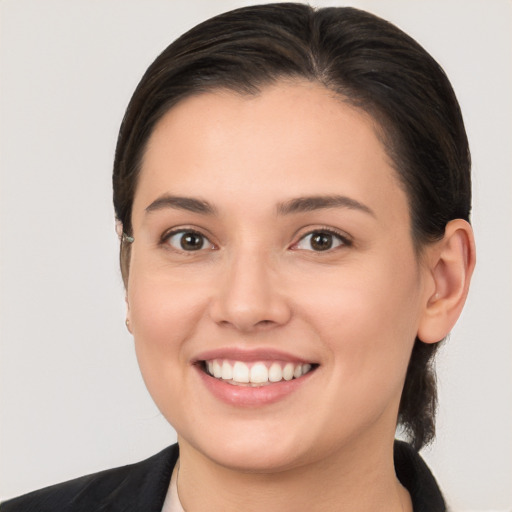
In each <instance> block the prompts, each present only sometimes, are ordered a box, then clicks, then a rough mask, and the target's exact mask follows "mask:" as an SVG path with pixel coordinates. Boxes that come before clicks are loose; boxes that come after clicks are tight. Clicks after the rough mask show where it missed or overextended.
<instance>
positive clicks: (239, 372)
mask: <svg viewBox="0 0 512 512" xmlns="http://www.w3.org/2000/svg"><path fill="white" fill-rule="evenodd" d="M233 380H234V381H236V382H243V383H245V382H249V367H248V366H247V365H246V364H245V363H242V362H240V361H237V362H236V363H235V364H234V366H233Z"/></svg>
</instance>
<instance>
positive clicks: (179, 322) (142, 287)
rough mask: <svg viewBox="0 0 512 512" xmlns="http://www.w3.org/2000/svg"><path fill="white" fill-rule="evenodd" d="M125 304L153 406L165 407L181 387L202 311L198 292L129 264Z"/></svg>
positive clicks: (177, 395) (172, 400) (173, 401)
mask: <svg viewBox="0 0 512 512" xmlns="http://www.w3.org/2000/svg"><path fill="white" fill-rule="evenodd" d="M128 303H129V311H130V313H129V315H130V324H131V328H132V332H133V336H134V340H135V350H136V354H137V360H138V362H139V366H140V370H141V373H142V376H143V378H144V381H145V383H146V386H147V388H148V390H149V392H150V394H151V395H152V396H153V399H154V400H155V402H156V403H157V405H158V406H159V407H160V409H162V407H164V408H165V404H166V403H176V402H178V400H177V397H179V393H180V392H181V391H182V387H183V386H184V374H185V373H184V369H185V368H187V362H188V358H189V356H190V354H189V353H188V352H187V346H188V341H189V340H190V339H193V338H194V335H195V332H196V330H197V328H198V325H199V323H200V319H201V317H202V316H203V311H204V308H203V306H202V302H201V294H200V293H198V292H197V291H195V288H194V287H188V286H184V284H183V283H177V282H172V281H170V280H169V279H165V278H164V277H163V276H161V278H160V279H154V278H152V277H151V275H148V274H144V273H142V272H137V267H136V266H135V265H133V266H132V272H131V274H130V281H129V287H128ZM173 396H174V397H175V398H173ZM162 412H164V411H163V410H162Z"/></svg>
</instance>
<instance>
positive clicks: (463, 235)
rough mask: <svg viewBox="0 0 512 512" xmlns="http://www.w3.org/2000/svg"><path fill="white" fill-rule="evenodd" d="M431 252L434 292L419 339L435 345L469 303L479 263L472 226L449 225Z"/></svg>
mask: <svg viewBox="0 0 512 512" xmlns="http://www.w3.org/2000/svg"><path fill="white" fill-rule="evenodd" d="M428 251H429V255H428V261H429V263H428V264H429V270H430V276H431V279H432V281H433V284H434V292H433V293H429V295H428V297H426V300H425V306H424V311H423V314H422V317H421V319H420V324H419V326H418V338H419V339H420V340H421V341H423V342H424V343H436V342H438V341H441V340H442V339H444V338H445V337H446V336H447V335H448V333H449V332H450V331H451V329H452V328H453V326H454V325H455V322H456V321H457V319H458V318H459V315H460V313H461V311H462V308H463V306H464V303H465V302H466V297H467V294H468V290H469V283H470V281H471V276H472V274H473V269H474V267H475V261H476V257H475V242H474V236H473V230H472V228H471V226H470V225H469V223H468V222H466V221H465V220H462V219H455V220H452V221H450V222H449V223H448V224H447V225H446V229H445V234H444V237H443V239H442V240H440V241H439V242H436V243H435V244H433V245H432V247H430V248H429V249H428Z"/></svg>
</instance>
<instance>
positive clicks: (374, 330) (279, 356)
mask: <svg viewBox="0 0 512 512" xmlns="http://www.w3.org/2000/svg"><path fill="white" fill-rule="evenodd" d="M469 167H470V161H469V150H468V145H467V139H466V135H465V131H464V126H463V123H462V118H461V114H460V110H459V107H458V104H457V101H456V98H455V96H454V94H453V91H452V89H451V86H450V84H449V82H448V80H447V79H446V77H445V75H444V73H443V71H442V70H441V68H440V67H439V66H438V65H437V63H436V62H435V61H434V60H433V59H432V58H431V57H430V56H429V55H428V54H427V53H426V52H425V51H424V50H423V49H422V48H421V47H420V46H419V45H418V44H417V43H415V42H414V41H413V40H412V39H410V38H409V37H408V36H406V35H405V34H404V33H402V32H401V31H400V30H398V29H397V28H396V27H394V26H392V25H390V24H388V23H386V22H384V21H383V20H380V19H378V18H376V17H374V16H372V15H370V14H368V13H364V12H362V11H357V10H355V9H350V8H340V9H320V10H317V11H315V10H314V9H311V8H310V7H308V6H305V5H298V4H297V5H294V4H277V5H267V6H257V7H248V8H244V9H239V10H236V11H232V12H230V13H226V14H224V15H221V16H219V17H216V18H213V19H211V20H208V21H207V22H205V23H203V24H201V25H199V26H197V27H195V28H194V29H192V30H191V31H189V32H188V33H187V34H185V35H184V36H182V37H181V38H180V39H178V40H177V41H175V42H174V43H173V44H172V45H170V46H169V47H168V48H167V49H166V50H165V51H164V52H163V53H162V54H161V55H160V56H159V57H158V58H157V59H156V61H155V62H154V63H153V64H152V65H151V66H150V68H149V69H148V71H147V72H146V74H145V76H144V77H143V79H142V81H141V83H140V84H139V86H138V87H137V90H136V91H135V93H134V96H133V97H132V100H131V102H130V104H129V106H128V109H127V113H126V116H125V119H124V121H123V124H122V126H121V131H120V135H119V139H118V145H117V150H116V158H115V163H114V176H113V182H114V206H115V210H116V216H117V219H118V223H119V224H118V227H119V235H120V238H121V268H122V273H123V278H124V282H125V286H126V297H127V307H128V310H127V322H126V323H127V327H128V329H129V330H130V332H132V334H133V335H134V339H135V345H136V351H137V357H138V360H139V364H140V367H141V371H142V374H143V377H144V379H145V382H146V385H147V387H148V390H149V391H150V393H151V395H152V397H153V399H154V400H155V402H156V404H157V405H158V407H159V408H160V410H161V411H162V413H163V415H164V416H165V417H166V418H167V419H168V421H169V422H170V423H171V424H172V426H173V427H174V428H175V430H176V431H177V433H178V446H179V448H178V446H173V447H170V448H168V449H167V450H165V451H164V452H162V453H160V454H158V455H156V456H155V457H153V458H152V459H149V460H148V461H145V462H142V463H139V464H136V465H133V466H128V467H124V468H120V469H115V470H110V471H108V472H104V473H100V474H96V475H91V476H87V477H83V478H82V479H78V480H74V481H72V482H68V483H65V484H60V485H57V486H54V487H51V488H48V489H45V490H42V491H38V492H36V493H32V494H29V495H27V496H24V497H21V498H18V499H15V500H12V501H10V502H7V503H5V504H3V505H2V511H5V512H9V510H31V509H33V510H95V509H98V510H100V509H102V510H155V511H156V510H164V511H179V510H187V511H195V510H232V509H235V508H236V509H239V508H241V507H244V508H246V509H248V510H265V511H271V510H292V509H293V510H297V509H298V510H322V511H325V510H351V511H353V510H365V511H369V510H379V511H387V510H389V511H411V510H415V511H418V510H429V511H434V510H444V509H445V507H444V501H443V498H442V495H441V493H440V491H439V489H438V488H437V485H436V482H435V480H434V478H433V477H432V475H431V474H430V472H429V471H428V468H427V467H426V466H425V465H424V463H423V462H422V460H421V459H420V458H419V456H418V454H417V450H419V449H420V448H421V447H422V446H423V445H424V444H426V443H428V442H429V441H430V440H431V439H432V437H433V435H434V413H435V405H436V390H435V380H434V375H433V373H432V368H431V365H432V359H433V357H434V354H435V351H436V349H437V347H438V344H439V342H440V341H441V340H442V339H444V337H445V336H446V335H447V334H448V333H449V331H450V330H451V328H452V327H453V325H454V323H455V321H456V320H457V318H458V316H459V314H460V311H461V309H462V307H463V304H464V301H465V298H466V294H467V290H468V286H469V281H470V278H471V274H472V271H473V267H474V262H475V252H474V243H473V235H472V230H471V227H470V225H469V224H468V220H469V212H470V196H471V194H470V177H469ZM397 422H398V425H399V427H401V428H402V429H403V430H404V431H405V433H406V434H407V435H408V437H409V440H410V444H411V446H409V445H407V444H403V443H398V442H395V443H394V441H393V439H394V435H395V429H396V426H397Z"/></svg>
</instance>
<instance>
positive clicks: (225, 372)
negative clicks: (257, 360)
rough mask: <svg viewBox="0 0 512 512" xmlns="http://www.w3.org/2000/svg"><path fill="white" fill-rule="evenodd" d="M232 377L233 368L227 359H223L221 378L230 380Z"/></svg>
mask: <svg viewBox="0 0 512 512" xmlns="http://www.w3.org/2000/svg"><path fill="white" fill-rule="evenodd" d="M232 378H233V368H232V367H231V365H230V364H229V363H228V362H227V361H224V362H223V363H222V380H231V379H232Z"/></svg>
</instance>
